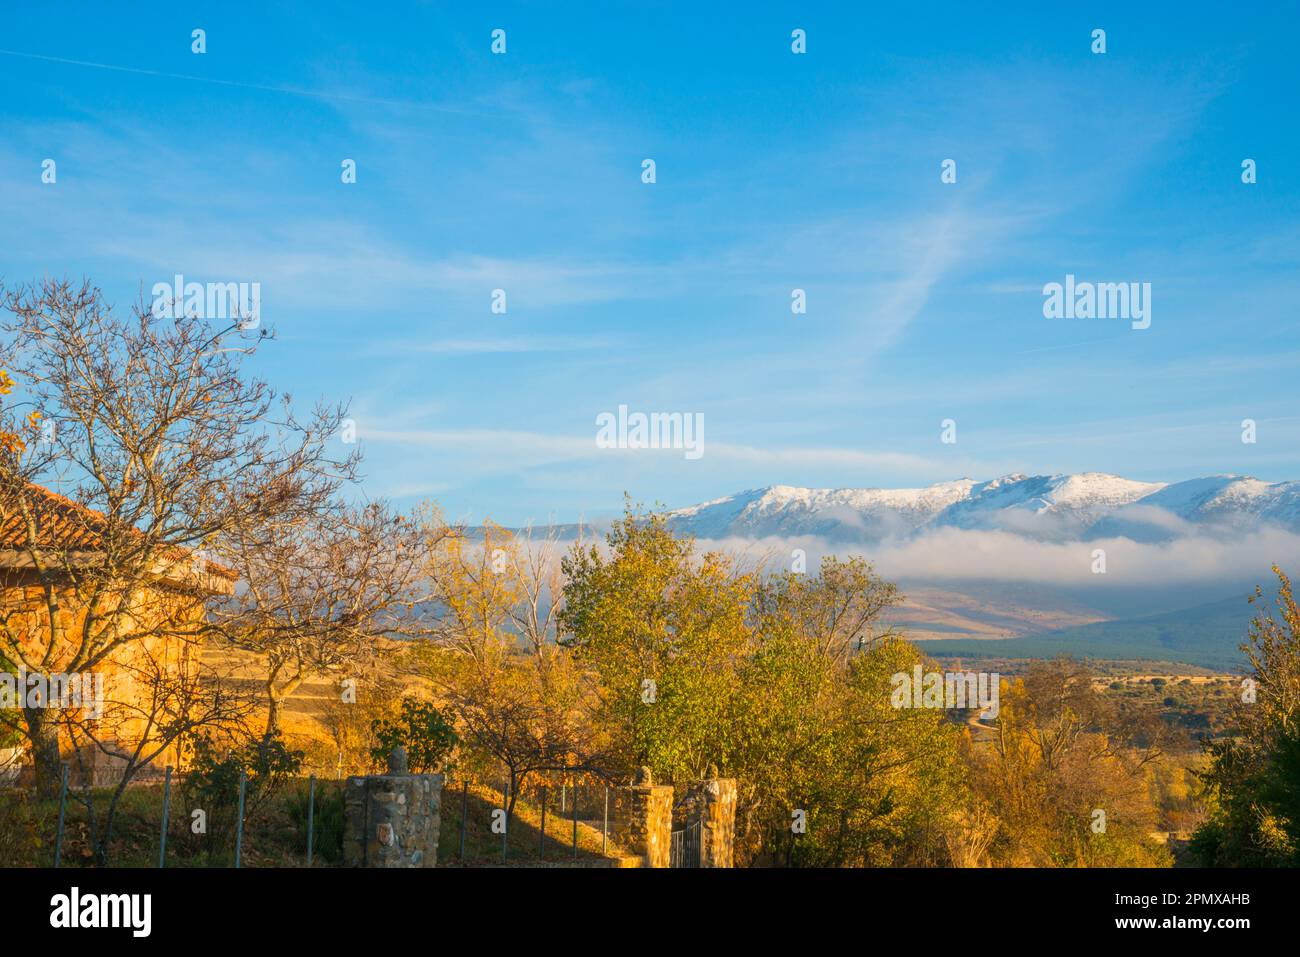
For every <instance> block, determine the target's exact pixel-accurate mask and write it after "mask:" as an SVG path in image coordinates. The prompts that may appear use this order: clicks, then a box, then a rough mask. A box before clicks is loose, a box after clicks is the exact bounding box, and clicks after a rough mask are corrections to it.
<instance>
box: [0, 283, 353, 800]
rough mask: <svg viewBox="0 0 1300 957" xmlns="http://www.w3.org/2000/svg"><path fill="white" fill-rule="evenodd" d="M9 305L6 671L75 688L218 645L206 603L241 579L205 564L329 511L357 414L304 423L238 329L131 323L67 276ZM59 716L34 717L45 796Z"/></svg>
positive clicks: (5, 345)
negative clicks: (248, 367) (260, 373)
mask: <svg viewBox="0 0 1300 957" xmlns="http://www.w3.org/2000/svg"><path fill="white" fill-rule="evenodd" d="M0 302H2V303H3V309H4V311H5V317H4V319H3V321H2V322H0V329H2V330H3V332H4V333H5V338H4V340H3V341H0V366H3V367H4V368H5V369H6V370H7V372H8V373H9V374H10V375H11V376H12V378H13V381H14V384H15V385H14V393H13V395H12V396H11V397H10V399H11V401H10V403H9V405H8V406H7V407H5V408H4V409H3V410H2V411H0V434H11V435H16V436H20V437H21V441H19V442H18V443H13V442H6V443H0V513H2V518H3V526H2V527H3V529H4V533H5V540H4V542H3V543H2V545H0V549H2V550H3V554H2V555H0V559H2V561H0V565H2V566H3V567H2V568H0V574H2V575H3V584H4V586H5V588H4V596H5V602H4V608H3V613H2V614H0V658H3V659H5V660H7V661H9V662H11V663H12V664H13V665H14V666H16V667H23V668H26V669H28V670H30V671H33V672H41V673H50V672H59V673H63V674H68V675H78V674H83V673H90V672H95V671H96V670H100V669H107V668H110V667H113V666H115V665H117V664H118V663H121V662H131V661H134V660H135V657H134V656H136V655H137V653H138V652H140V650H141V649H146V651H145V652H144V653H145V654H147V655H154V656H161V655H162V652H161V651H160V649H162V648H167V647H172V646H174V645H175V643H177V642H181V643H186V642H198V641H200V640H202V639H204V638H205V637H207V636H208V635H209V634H211V633H212V631H213V628H214V624H213V622H212V621H210V620H209V618H208V616H207V615H206V614H205V611H206V609H207V607H208V606H209V605H210V604H212V603H213V602H214V601H217V600H221V598H222V594H223V593H224V592H229V591H230V590H231V587H232V581H231V579H233V578H235V577H237V575H238V573H237V572H235V573H232V572H231V571H230V570H229V569H224V568H222V567H221V566H219V565H218V564H216V563H215V562H213V561H211V560H210V559H209V558H208V557H206V556H205V552H209V551H211V550H216V549H221V548H223V547H225V545H224V543H226V542H227V541H229V540H235V541H243V540H247V539H250V538H253V537H256V536H257V535H259V534H261V535H266V534H268V533H269V530H274V529H277V528H282V527H284V526H285V525H286V523H290V522H292V521H294V520H305V517H307V516H312V515H315V514H318V513H319V511H320V510H321V508H322V506H323V503H325V502H328V501H330V500H332V498H333V497H334V496H335V495H336V494H337V492H338V490H339V489H340V487H341V486H342V484H343V483H344V482H345V481H347V480H348V479H350V478H351V477H352V476H353V474H354V470H355V464H356V456H355V454H345V455H342V456H335V455H334V454H332V450H333V449H334V448H337V446H336V445H334V444H333V443H331V442H330V441H329V440H330V439H331V437H332V436H334V435H335V433H336V432H337V431H338V429H339V427H340V425H341V423H342V421H343V419H344V416H345V414H346V410H345V408H344V407H342V406H337V407H326V406H323V405H322V406H317V407H316V408H314V409H313V410H312V411H311V413H310V414H309V415H308V416H307V417H306V418H305V419H299V418H298V417H297V416H295V414H294V412H293V410H292V407H291V404H290V401H289V399H288V397H287V396H286V397H283V398H280V397H278V396H276V394H275V393H274V392H273V391H272V390H271V389H270V387H269V386H267V385H266V384H265V383H264V382H262V381H260V380H258V379H255V378H251V377H249V376H247V375H246V374H245V373H244V369H243V360H244V358H245V357H246V356H247V355H248V354H249V353H251V352H252V351H253V349H254V348H255V346H256V342H255V341H249V340H248V339H247V338H246V336H247V333H246V332H245V331H244V329H243V328H242V325H241V320H238V319H237V320H235V321H230V322H226V321H225V320H223V321H222V324H221V325H220V326H214V325H213V324H212V323H210V322H208V321H207V320H205V319H202V318H198V317H194V316H188V315H181V316H180V317H179V318H175V319H173V318H162V317H159V316H157V315H155V314H154V313H153V311H152V310H151V309H149V308H147V307H146V306H145V304H144V303H143V302H141V303H139V304H137V305H136V307H135V308H134V310H133V312H132V316H131V317H130V318H129V319H122V318H119V317H117V316H115V315H114V313H113V311H112V309H111V308H110V307H109V306H108V305H107V304H106V303H105V301H104V299H103V297H102V295H101V293H100V291H99V290H98V289H96V288H94V287H92V286H91V285H90V284H89V283H82V284H81V285H74V284H71V283H69V282H67V281H57V280H45V281H43V282H41V283H39V284H37V285H35V286H20V287H17V288H10V289H5V290H3V291H0ZM47 488H50V489H56V490H58V492H60V493H61V494H55V495H51V493H50V492H49V491H47ZM160 660H161V658H160ZM168 660H170V659H168ZM169 669H170V670H168V669H164V671H165V673H166V674H168V675H175V674H177V673H178V672H177V671H176V669H175V668H174V667H173V666H172V665H169ZM162 674H163V672H161V671H160V672H159V674H158V680H159V681H162V680H163V679H162ZM168 680H172V679H168ZM155 696H160V697H159V700H162V701H170V702H172V703H176V702H178V701H179V700H180V699H178V698H176V696H175V695H174V694H172V693H170V692H166V691H160V690H159V689H158V688H153V689H151V690H148V691H147V693H146V697H147V698H152V697H155ZM167 707H168V708H170V707H171V705H170V704H169V705H168V706H167ZM151 714H152V712H151ZM61 717H62V716H61V715H60V713H59V709H57V708H45V707H41V708H27V709H26V710H25V711H24V718H23V723H24V732H25V735H26V737H27V738H28V740H29V742H30V745H31V751H32V755H33V762H34V765H35V772H36V780H37V784H38V788H40V789H41V790H43V791H45V792H46V793H48V792H49V791H50V790H52V789H53V787H54V786H56V783H57V780H58V769H59V763H60V759H61V754H60V745H59V736H58V730H57V727H58V724H59V721H60V719H61ZM189 720H190V721H191V722H192V721H193V720H194V719H193V718H191V719H189ZM145 722H146V724H148V723H149V718H148V716H146V717H145ZM149 754H150V752H149V751H148V750H147V749H146V750H144V751H141V752H140V754H139V756H138V757H139V760H138V761H136V762H135V763H134V764H133V765H129V766H128V770H130V769H131V768H137V769H138V767H140V766H142V765H143V763H146V761H147V758H148V755H149Z"/></svg>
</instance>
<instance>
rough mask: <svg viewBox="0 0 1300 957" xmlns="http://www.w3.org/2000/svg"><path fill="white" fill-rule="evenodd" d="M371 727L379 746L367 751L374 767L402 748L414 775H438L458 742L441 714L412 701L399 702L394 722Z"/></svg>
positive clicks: (384, 721) (379, 722)
mask: <svg viewBox="0 0 1300 957" xmlns="http://www.w3.org/2000/svg"><path fill="white" fill-rule="evenodd" d="M370 727H371V730H372V731H374V734H375V739H376V740H377V741H378V742H379V743H378V744H377V745H376V746H375V747H374V748H372V749H371V751H370V757H371V758H372V759H374V761H375V763H376V764H378V765H380V766H381V767H382V766H383V765H384V763H385V762H386V761H387V760H388V755H389V754H391V753H392V750H393V749H394V748H396V747H397V746H398V745H401V746H402V747H403V748H405V749H406V761H407V765H408V766H409V767H410V769H411V770H412V771H414V772H415V773H417V774H428V773H431V772H433V771H437V770H438V769H439V768H440V767H442V764H443V762H444V761H446V760H447V755H449V754H450V753H451V750H452V748H454V747H455V746H456V742H457V738H456V732H455V730H454V729H453V728H452V726H451V722H450V721H448V720H447V719H446V717H445V716H444V715H443V713H442V712H441V711H439V710H438V709H437V708H435V707H434V706H433V705H431V704H429V703H427V702H423V701H416V700H415V699H413V698H406V699H405V700H403V701H402V711H401V714H400V715H398V717H397V718H396V719H394V720H388V719H381V720H376V721H375V722H373V723H372V724H371V726H370Z"/></svg>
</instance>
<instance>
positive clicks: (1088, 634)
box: [916, 597, 1254, 670]
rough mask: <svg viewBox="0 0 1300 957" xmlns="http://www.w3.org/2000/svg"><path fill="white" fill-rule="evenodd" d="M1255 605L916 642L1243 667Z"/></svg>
mask: <svg viewBox="0 0 1300 957" xmlns="http://www.w3.org/2000/svg"><path fill="white" fill-rule="evenodd" d="M1253 615H1254V608H1253V607H1252V606H1251V605H1249V604H1248V603H1247V602H1246V600H1245V598H1244V597H1243V598H1231V599H1228V600H1226V601H1217V602H1213V603H1211V604H1208V605H1197V606H1196V607H1193V608H1184V609H1181V610H1179V611H1175V612H1167V613H1164V614H1160V615H1152V616H1150V617H1145V618H1128V619H1121V620H1117V621H1098V622H1093V623H1091V624H1087V625H1077V626H1074V627H1071V628H1062V629H1060V630H1057V631H1050V632H1045V633H1043V634H1041V635H1030V636H1026V637H1023V638H1007V639H1004V640H1000V641H998V640H994V641H986V640H974V641H972V640H969V639H961V638H958V639H952V640H931V641H918V642H916V644H917V645H919V646H920V647H921V648H922V649H924V650H925V651H926V652H927V653H928V654H932V655H943V656H945V657H949V656H960V657H964V658H980V657H995V658H1052V657H1055V656H1056V655H1061V654H1068V655H1072V656H1074V657H1076V658H1085V657H1087V658H1123V659H1132V658H1145V659H1149V660H1151V661H1169V662H1184V663H1187V664H1193V665H1200V666H1202V667H1205V668H1216V669H1223V670H1232V669H1237V668H1241V667H1244V666H1245V664H1246V658H1245V656H1244V655H1242V653H1241V652H1240V651H1239V650H1238V646H1239V645H1240V644H1241V643H1242V642H1243V641H1245V640H1246V634H1247V630H1248V628H1249V625H1250V619H1251V618H1252V617H1253Z"/></svg>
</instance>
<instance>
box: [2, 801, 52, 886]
mask: <svg viewBox="0 0 1300 957" xmlns="http://www.w3.org/2000/svg"><path fill="white" fill-rule="evenodd" d="M42 824H43V821H42V816H41V814H40V812H39V811H38V809H37V807H36V804H35V802H34V801H33V800H32V798H31V796H30V795H28V794H27V792H25V791H19V790H14V791H0V867H33V866H38V865H41V864H45V865H48V864H49V863H50V862H49V861H48V860H45V861H38V860H37V856H38V854H39V853H40V852H41V849H42V848H43V847H44V846H45V845H44V842H42V840H41V832H42V829H43V828H42Z"/></svg>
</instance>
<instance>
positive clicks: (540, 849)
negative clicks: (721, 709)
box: [537, 784, 546, 858]
mask: <svg viewBox="0 0 1300 957" xmlns="http://www.w3.org/2000/svg"><path fill="white" fill-rule="evenodd" d="M545 853H546V785H545V784H543V785H542V830H541V834H539V835H538V838H537V856H538V857H539V858H540V857H542V856H543V855H544V854H545Z"/></svg>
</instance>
